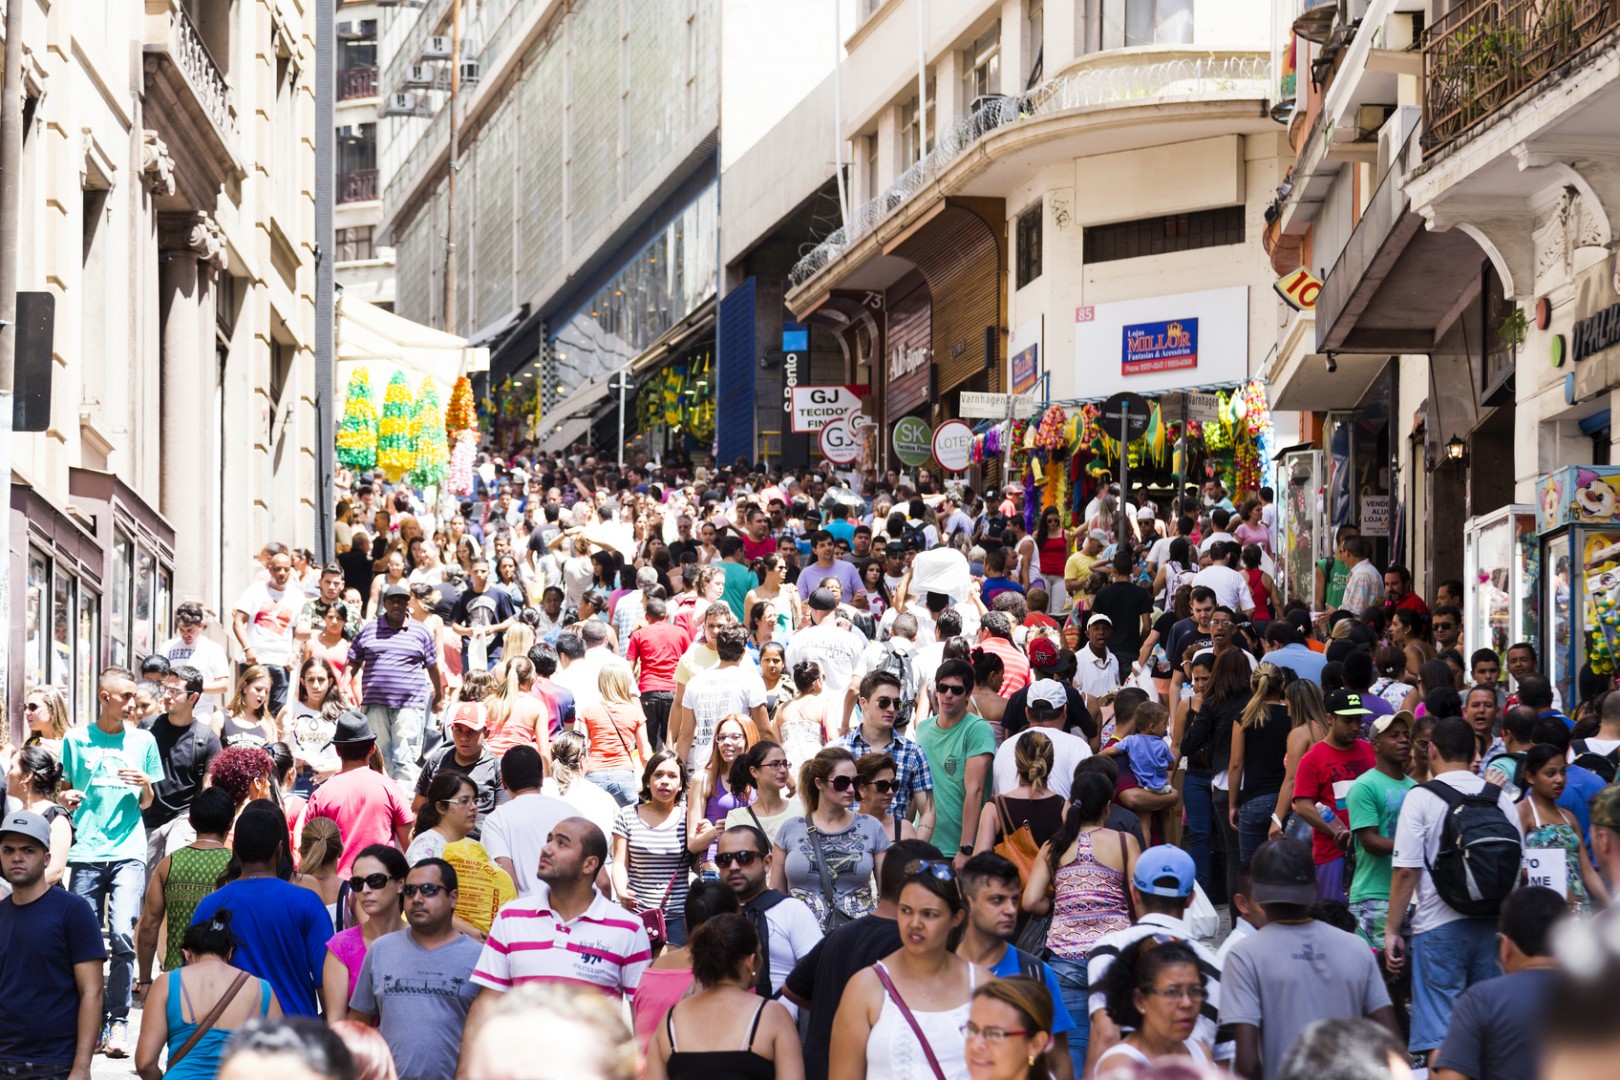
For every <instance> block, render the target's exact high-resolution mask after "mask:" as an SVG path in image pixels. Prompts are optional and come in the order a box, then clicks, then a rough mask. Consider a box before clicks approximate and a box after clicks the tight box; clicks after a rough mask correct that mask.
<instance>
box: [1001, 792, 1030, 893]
mask: <svg viewBox="0 0 1620 1080" xmlns="http://www.w3.org/2000/svg"><path fill="white" fill-rule="evenodd" d="M1005 800H1006V797H1005V796H1002V795H997V796H996V813H997V814H998V815H999V816H1000V817H1001V843H999V844H997V845H996V847H995V852H996V854H997V855H1000V856H1001V857H1002V858H1004V859H1006V860H1007V861H1008V862H1010V863H1012V864H1013V865H1014V866H1016V867H1017V868H1018V884H1019V885H1020V886H1022V885H1024V884H1026V883H1027V882H1028V881H1029V875H1030V872H1031V871H1033V870H1034V869H1035V860H1036V858H1037V857H1038V856H1039V855H1040V852H1041V846H1040V845H1039V844H1037V843H1036V842H1035V834H1034V833H1033V832H1032V831H1031V830H1030V827H1029V822H1028V821H1025V822H1024V823H1023V824H1021V825H1019V826H1018V828H1016V829H1015V828H1013V827H1012V816H1011V815H1010V814H1008V813H1007V803H1006V801H1005Z"/></svg>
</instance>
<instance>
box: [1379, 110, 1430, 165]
mask: <svg viewBox="0 0 1620 1080" xmlns="http://www.w3.org/2000/svg"><path fill="white" fill-rule="evenodd" d="M1422 114H1423V110H1422V109H1420V108H1419V107H1418V106H1416V105H1402V106H1401V107H1399V108H1398V109H1396V110H1395V112H1394V113H1393V114H1392V115H1391V116H1390V118H1389V119H1388V120H1387V121H1385V123H1384V126H1383V127H1381V128H1379V129H1378V176H1379V177H1380V178H1381V177H1385V176H1388V175H1389V171H1390V170H1391V169H1394V168H1399V167H1400V164H1401V162H1400V154H1401V148H1402V147H1403V146H1405V145H1406V140H1407V138H1408V137H1409V136H1410V135H1411V134H1412V129H1413V128H1415V127H1417V122H1418V118H1419V117H1420V116H1421V115H1422Z"/></svg>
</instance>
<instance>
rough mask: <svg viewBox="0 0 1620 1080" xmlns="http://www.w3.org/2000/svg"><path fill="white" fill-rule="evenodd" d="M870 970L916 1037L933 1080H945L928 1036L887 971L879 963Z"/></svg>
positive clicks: (943, 1071) (943, 1072)
mask: <svg viewBox="0 0 1620 1080" xmlns="http://www.w3.org/2000/svg"><path fill="white" fill-rule="evenodd" d="M872 970H873V971H875V972H877V977H878V981H879V982H881V983H882V984H883V992H884V993H885V994H888V995H889V1000H890V1001H892V1002H894V1006H895V1008H897V1009H899V1010H900V1015H901V1016H903V1017H904V1018H905V1021H906V1025H907V1026H908V1027H910V1028H911V1033H912V1034H913V1035H915V1036H917V1045H918V1046H920V1047H922V1052H923V1057H925V1058H927V1059H928V1067H929V1068H930V1069H932V1070H933V1073H934V1080H946V1077H945V1070H944V1069H942V1068H940V1067H939V1058H937V1057H935V1056H934V1048H933V1047H932V1046H930V1045H929V1044H928V1036H927V1035H924V1034H923V1029H922V1026H921V1025H919V1024H918V1023H917V1018H916V1017H915V1016H912V1015H911V1008H910V1007H909V1006H908V1005H906V999H905V998H903V997H901V996H900V991H899V990H897V989H895V986H894V980H893V979H891V978H889V973H888V971H886V970H885V969H884V967H883V965H882V964H881V963H879V964H873V965H872Z"/></svg>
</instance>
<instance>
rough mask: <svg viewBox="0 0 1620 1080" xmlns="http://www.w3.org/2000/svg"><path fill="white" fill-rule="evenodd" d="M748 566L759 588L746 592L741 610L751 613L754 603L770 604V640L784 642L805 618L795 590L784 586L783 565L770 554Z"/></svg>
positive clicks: (785, 565) (784, 573) (785, 579)
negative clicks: (771, 617) (757, 581)
mask: <svg viewBox="0 0 1620 1080" xmlns="http://www.w3.org/2000/svg"><path fill="white" fill-rule="evenodd" d="M751 566H752V569H753V572H754V576H755V577H757V578H758V579H759V584H758V585H756V586H754V587H753V588H752V589H749V590H748V595H747V597H745V598H744V600H743V610H744V611H753V610H754V605H755V604H758V603H768V604H770V605H771V607H772V608H773V609H774V611H775V618H774V619H773V620H772V622H771V630H770V637H771V639H772V640H775V641H783V642H785V641H787V639H788V635H790V634H792V633H793V631H794V630H796V629H798V628H799V627H800V626H801V625H802V624H803V622H804V620H805V618H806V616H805V614H804V611H803V604H802V602H801V600H800V599H799V590H798V589H795V588H793V587H792V586H790V585H788V584H787V569H788V568H787V563H785V562H783V561H782V559H781V557H780V556H778V555H774V554H771V555H761V556H760V557H759V558H757V559H755V560H754V561H753V563H752V564H751Z"/></svg>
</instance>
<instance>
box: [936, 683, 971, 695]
mask: <svg viewBox="0 0 1620 1080" xmlns="http://www.w3.org/2000/svg"><path fill="white" fill-rule="evenodd" d="M934 691H935V692H936V693H940V694H965V693H967V687H965V686H963V685H962V684H961V683H935V684H934Z"/></svg>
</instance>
